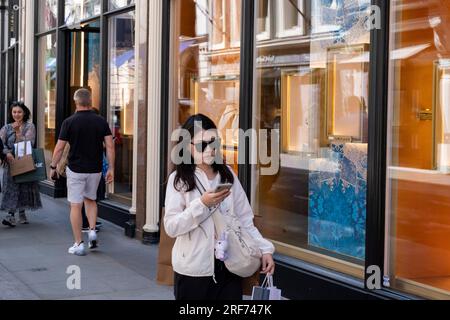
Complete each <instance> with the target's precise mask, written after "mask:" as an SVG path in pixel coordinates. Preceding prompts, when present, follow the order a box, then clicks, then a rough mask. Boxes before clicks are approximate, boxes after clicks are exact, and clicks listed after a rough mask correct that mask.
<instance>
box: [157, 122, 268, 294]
mask: <svg viewBox="0 0 450 320" xmlns="http://www.w3.org/2000/svg"><path fill="white" fill-rule="evenodd" d="M182 129H183V132H184V133H185V134H184V135H183V136H182V137H180V141H179V142H180V144H179V146H181V145H184V148H183V149H182V150H181V151H180V154H179V155H180V157H181V158H183V161H181V163H180V164H179V165H176V170H175V172H174V173H172V175H171V176H170V177H169V180H168V184H167V193H166V203H165V217H164V226H165V229H166V232H167V234H168V235H169V236H170V237H172V238H176V241H175V245H174V247H173V249H172V265H173V269H174V272H175V288H174V293H175V298H176V299H177V300H242V294H243V288H242V280H243V279H242V278H240V277H239V276H237V275H235V274H232V273H231V272H229V271H228V270H227V269H226V267H225V264H224V262H223V261H221V260H218V259H216V258H215V252H214V249H215V244H216V242H217V240H218V237H219V236H218V235H217V234H216V233H215V226H214V222H213V219H212V217H211V213H212V212H213V211H214V209H215V208H216V207H217V206H220V210H219V212H220V213H221V214H223V213H224V212H225V213H227V214H235V215H236V216H237V217H238V218H239V220H240V222H241V225H242V226H243V227H244V228H246V229H247V231H248V233H249V234H251V235H252V236H253V237H254V239H255V240H257V241H258V244H259V247H260V249H261V253H262V261H261V262H262V270H261V272H262V273H265V274H273V273H274V270H275V264H274V261H273V257H272V255H273V253H274V251H275V250H274V246H273V244H272V243H271V242H270V241H268V240H265V239H264V238H263V237H262V235H261V234H260V233H259V231H258V230H257V229H256V227H255V226H254V224H253V218H254V216H253V212H252V209H251V207H250V204H249V202H248V199H247V196H246V194H245V192H244V190H243V188H242V186H241V184H240V183H239V180H238V178H237V177H236V175H235V174H234V173H233V172H232V171H231V170H230V168H229V167H228V166H226V165H225V164H220V161H217V159H219V158H220V156H221V155H220V151H219V148H220V139H219V136H218V132H217V128H216V125H215V124H214V122H213V121H212V120H211V119H209V118H208V117H206V116H204V115H201V114H198V115H194V116H192V117H190V118H189V119H188V120H187V122H186V123H185V124H184V125H183V127H182ZM186 138H188V139H190V144H188V143H186V142H185V139H186ZM186 146H187V147H186ZM184 152H188V153H189V155H187V156H186V155H185V154H184ZM188 159H189V160H188ZM177 163H179V162H177ZM224 183H229V184H231V185H232V187H231V189H225V190H222V191H218V192H216V191H215V190H216V187H217V186H218V185H219V184H224ZM201 189H203V190H206V192H201V191H200V190H201Z"/></svg>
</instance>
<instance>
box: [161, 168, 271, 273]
mask: <svg viewBox="0 0 450 320" xmlns="http://www.w3.org/2000/svg"><path fill="white" fill-rule="evenodd" d="M196 175H197V177H198V178H199V180H200V182H201V183H202V185H203V186H204V187H205V188H206V190H212V189H213V187H212V186H213V185H217V183H219V182H220V176H219V175H217V177H216V178H215V180H213V181H212V182H210V181H209V180H208V178H207V176H206V174H205V173H204V172H203V170H200V169H198V168H197V170H196ZM233 175H234V173H233ZM175 176H176V173H172V175H171V176H170V177H169V181H168V183H167V193H166V203H165V206H166V208H165V217H164V226H165V229H166V232H167V234H168V235H169V237H171V238H176V241H175V245H174V247H173V249H172V265H173V269H174V271H175V272H176V273H178V274H182V275H186V276H190V277H211V276H214V262H215V255H214V246H215V229H214V222H213V219H212V217H211V210H210V209H209V208H208V207H206V206H205V205H204V204H203V202H202V201H201V199H200V198H201V194H200V192H199V191H198V190H197V189H194V190H192V191H190V192H183V191H182V192H180V191H177V190H176V189H175V187H174V181H175ZM230 210H232V211H230ZM220 211H221V212H227V213H228V214H233V212H234V214H236V216H237V217H238V218H239V219H240V222H241V224H242V227H244V228H246V229H247V230H248V232H249V234H251V235H252V236H253V237H254V238H255V239H256V240H258V242H259V244H260V249H261V252H262V254H267V253H270V254H273V253H274V252H275V248H274V246H273V244H272V243H271V242H270V241H268V240H265V239H264V238H263V237H262V235H261V234H260V233H259V231H258V229H256V227H255V225H254V224H253V218H254V216H253V211H252V208H251V207H250V203H249V202H248V199H247V196H246V194H245V192H244V189H243V188H242V186H241V184H240V182H239V180H238V178H237V177H236V176H235V175H234V185H233V187H232V189H231V195H230V196H229V197H228V198H227V199H225V200H224V201H223V202H222V204H221V206H220Z"/></svg>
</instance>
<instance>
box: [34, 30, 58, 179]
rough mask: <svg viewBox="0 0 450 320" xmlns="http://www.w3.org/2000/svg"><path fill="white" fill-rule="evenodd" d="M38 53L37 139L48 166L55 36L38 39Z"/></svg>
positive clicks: (53, 104)
mask: <svg viewBox="0 0 450 320" xmlns="http://www.w3.org/2000/svg"><path fill="white" fill-rule="evenodd" d="M38 53H39V54H38V80H37V83H38V94H37V99H38V100H37V109H38V121H37V122H38V139H39V146H40V147H42V148H44V151H45V158H46V163H47V165H50V163H51V158H52V154H53V150H54V148H55V130H56V34H49V35H47V36H43V37H40V38H39V40H38ZM48 169H49V168H48ZM47 172H50V170H48V171H47Z"/></svg>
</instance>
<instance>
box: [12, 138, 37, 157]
mask: <svg viewBox="0 0 450 320" xmlns="http://www.w3.org/2000/svg"><path fill="white" fill-rule="evenodd" d="M14 149H15V156H16V158H23V157H24V156H28V155H32V154H33V148H32V146H31V142H30V141H22V142H19V143H15V144H14Z"/></svg>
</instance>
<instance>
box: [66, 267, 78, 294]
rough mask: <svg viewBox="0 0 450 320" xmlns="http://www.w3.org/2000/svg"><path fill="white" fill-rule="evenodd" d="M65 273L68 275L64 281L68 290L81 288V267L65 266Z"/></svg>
mask: <svg viewBox="0 0 450 320" xmlns="http://www.w3.org/2000/svg"><path fill="white" fill-rule="evenodd" d="M66 274H68V275H69V277H68V278H67V281H66V287H67V289H68V290H81V268H80V267H79V266H76V265H73V266H69V267H67V270H66Z"/></svg>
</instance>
